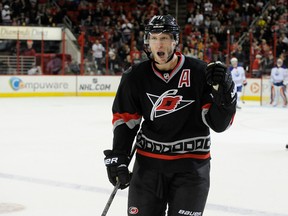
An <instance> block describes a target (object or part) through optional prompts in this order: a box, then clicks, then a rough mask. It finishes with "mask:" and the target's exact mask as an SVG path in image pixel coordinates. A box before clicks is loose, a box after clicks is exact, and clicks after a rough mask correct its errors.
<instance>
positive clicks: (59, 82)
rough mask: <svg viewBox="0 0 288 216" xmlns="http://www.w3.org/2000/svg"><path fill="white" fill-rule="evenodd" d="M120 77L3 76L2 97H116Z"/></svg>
mask: <svg viewBox="0 0 288 216" xmlns="http://www.w3.org/2000/svg"><path fill="white" fill-rule="evenodd" d="M120 79H121V77H120V76H1V77H0V97H25V96H114V95H115V93H116V90H117V88H118V85H119V82H120Z"/></svg>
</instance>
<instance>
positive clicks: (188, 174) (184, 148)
mask: <svg viewBox="0 0 288 216" xmlns="http://www.w3.org/2000/svg"><path fill="white" fill-rule="evenodd" d="M179 29H180V28H179V26H178V24H177V23H176V21H175V19H174V18H173V17H172V16H170V15H163V16H154V17H152V18H151V20H150V21H149V23H148V24H147V25H146V26H145V36H144V44H145V47H146V49H145V52H146V54H147V56H148V58H149V59H148V60H146V61H144V62H142V63H139V64H136V65H134V66H132V67H131V68H130V69H128V70H127V71H126V72H125V73H124V74H123V76H122V79H121V83H120V85H119V88H118V91H117V94H116V97H115V99H114V103H113V107H112V111H113V125H114V139H113V148H112V150H105V151H104V154H105V156H106V157H105V165H106V167H107V172H108V177H109V180H110V182H111V183H112V184H113V185H115V184H116V183H117V181H119V182H120V188H121V189H124V188H126V187H128V186H129V185H130V187H129V195H128V210H127V214H128V215H129V216H132V215H139V216H164V215H165V211H167V214H168V215H173V216H175V215H199V216H201V215H203V210H204V207H205V204H206V199H207V195H208V192H209V185H210V177H209V175H210V144H211V141H210V132H209V128H211V129H213V130H214V131H216V132H223V131H225V130H226V129H227V128H229V126H230V125H231V124H232V121H233V117H234V115H235V112H236V97H237V96H236V89H235V88H234V83H233V81H232V77H231V74H230V73H229V72H227V68H226V67H225V66H224V65H223V64H222V63H221V62H212V63H210V64H208V65H207V64H206V63H205V62H204V61H201V60H198V59H195V58H190V57H186V56H184V55H182V54H181V53H178V52H176V47H177V45H178V43H179ZM140 123H142V124H140ZM139 128H140V129H139ZM138 129H139V131H138ZM137 132H138V133H137ZM135 136H136V146H137V150H136V159H135V163H134V168H133V175H132V177H131V174H130V172H129V170H128V167H127V164H128V162H129V160H130V158H129V154H130V151H131V148H132V144H133V140H134V138H135ZM167 206H168V207H167Z"/></svg>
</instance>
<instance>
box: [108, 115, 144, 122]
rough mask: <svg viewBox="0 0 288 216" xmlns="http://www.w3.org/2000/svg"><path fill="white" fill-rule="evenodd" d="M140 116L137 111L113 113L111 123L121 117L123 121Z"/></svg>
mask: <svg viewBox="0 0 288 216" xmlns="http://www.w3.org/2000/svg"><path fill="white" fill-rule="evenodd" d="M140 118H141V116H140V115H139V114H137V113H134V114H130V113H114V114H113V120H112V123H113V124H114V122H116V121H118V120H120V119H122V120H123V121H124V122H125V123H126V122H128V121H130V120H132V119H136V120H137V119H140Z"/></svg>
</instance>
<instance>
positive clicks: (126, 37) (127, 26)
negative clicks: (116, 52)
mask: <svg viewBox="0 0 288 216" xmlns="http://www.w3.org/2000/svg"><path fill="white" fill-rule="evenodd" d="M132 28H133V25H132V23H131V22H129V20H128V19H125V20H124V23H123V24H122V26H121V31H122V40H123V43H129V42H130V40H131V32H132Z"/></svg>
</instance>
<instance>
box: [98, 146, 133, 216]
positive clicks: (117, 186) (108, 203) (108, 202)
mask: <svg viewBox="0 0 288 216" xmlns="http://www.w3.org/2000/svg"><path fill="white" fill-rule="evenodd" d="M135 151H136V144H134V146H133V149H132V151H131V154H130V161H129V162H128V165H127V166H129V164H130V162H131V160H132V158H133V155H134V153H135ZM119 187H120V182H119V181H117V183H116V185H115V186H114V189H113V191H112V193H111V194H110V197H109V199H108V201H107V203H106V205H105V208H104V210H103V212H102V214H101V216H106V215H107V212H108V210H109V208H110V206H111V204H112V202H113V200H114V197H115V195H116V193H117V191H118V189H119Z"/></svg>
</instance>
